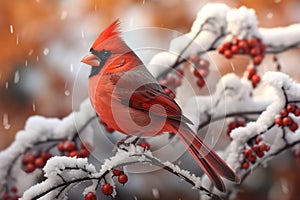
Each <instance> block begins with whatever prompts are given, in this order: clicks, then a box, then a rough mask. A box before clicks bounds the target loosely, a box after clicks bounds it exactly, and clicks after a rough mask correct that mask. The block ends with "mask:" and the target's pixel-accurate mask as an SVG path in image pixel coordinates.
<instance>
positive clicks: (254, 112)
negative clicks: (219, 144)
mask: <svg viewBox="0 0 300 200" xmlns="http://www.w3.org/2000/svg"><path fill="white" fill-rule="evenodd" d="M262 112H263V111H262V110H258V111H244V112H233V113H229V114H225V115H221V116H217V117H211V118H210V119H208V120H206V121H205V122H203V123H201V124H199V126H198V131H200V130H201V129H202V128H204V127H205V126H207V125H208V124H210V123H211V122H215V121H218V120H222V119H225V118H228V117H235V116H240V115H259V114H261V113H262Z"/></svg>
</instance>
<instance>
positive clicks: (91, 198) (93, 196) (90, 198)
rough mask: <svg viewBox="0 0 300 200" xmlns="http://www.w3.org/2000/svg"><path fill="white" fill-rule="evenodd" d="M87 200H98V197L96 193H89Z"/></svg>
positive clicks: (86, 196)
mask: <svg viewBox="0 0 300 200" xmlns="http://www.w3.org/2000/svg"><path fill="white" fill-rule="evenodd" d="M84 199H85V200H96V199H97V196H96V194H95V193H93V192H89V193H87V194H86V195H85V197H84Z"/></svg>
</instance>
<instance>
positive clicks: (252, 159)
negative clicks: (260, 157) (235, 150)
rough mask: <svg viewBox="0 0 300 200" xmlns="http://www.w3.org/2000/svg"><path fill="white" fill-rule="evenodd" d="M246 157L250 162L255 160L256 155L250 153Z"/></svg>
mask: <svg viewBox="0 0 300 200" xmlns="http://www.w3.org/2000/svg"><path fill="white" fill-rule="evenodd" d="M247 159H248V160H249V161H250V162H252V163H255V162H256V156H255V155H253V154H251V155H250V156H248V157H247Z"/></svg>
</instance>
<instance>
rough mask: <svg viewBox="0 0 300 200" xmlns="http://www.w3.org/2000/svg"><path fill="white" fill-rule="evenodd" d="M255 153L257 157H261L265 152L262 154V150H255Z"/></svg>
mask: <svg viewBox="0 0 300 200" xmlns="http://www.w3.org/2000/svg"><path fill="white" fill-rule="evenodd" d="M256 155H257V156H258V157H259V158H261V157H263V156H264V155H265V154H264V152H262V151H257V152H256Z"/></svg>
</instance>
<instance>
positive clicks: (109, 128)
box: [100, 120, 115, 133]
mask: <svg viewBox="0 0 300 200" xmlns="http://www.w3.org/2000/svg"><path fill="white" fill-rule="evenodd" d="M100 123H101V124H102V125H103V126H104V127H105V129H106V131H107V132H108V133H112V132H114V131H115V130H114V129H113V128H112V127H110V126H108V125H107V124H106V123H105V122H104V121H102V120H100Z"/></svg>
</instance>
